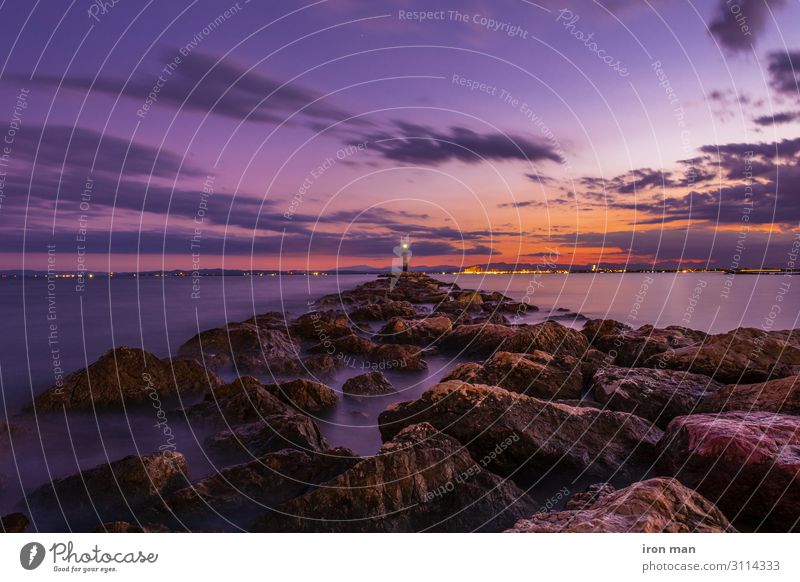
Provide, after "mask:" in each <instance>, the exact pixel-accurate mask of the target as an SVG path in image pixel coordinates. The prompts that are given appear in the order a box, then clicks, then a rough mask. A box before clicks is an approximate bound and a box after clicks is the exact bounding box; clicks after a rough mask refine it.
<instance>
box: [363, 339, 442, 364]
mask: <svg viewBox="0 0 800 582" xmlns="http://www.w3.org/2000/svg"><path fill="white" fill-rule="evenodd" d="M422 355H423V351H422V349H421V348H419V347H417V346H410V345H406V344H379V345H376V346H375V347H373V348H372V349H371V350H370V352H369V354H368V355H367V359H368V361H369V365H370V367H377V368H379V369H390V370H408V371H420V370H426V369H427V368H428V364H427V363H426V362H425V360H424V359H422Z"/></svg>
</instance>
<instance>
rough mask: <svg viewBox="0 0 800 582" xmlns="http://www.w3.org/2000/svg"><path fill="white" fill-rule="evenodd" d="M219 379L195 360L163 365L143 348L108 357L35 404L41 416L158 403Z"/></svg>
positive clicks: (200, 389) (118, 351)
mask: <svg viewBox="0 0 800 582" xmlns="http://www.w3.org/2000/svg"><path fill="white" fill-rule="evenodd" d="M219 383H220V380H219V378H217V376H216V375H215V374H213V373H212V372H209V371H207V370H206V369H205V368H204V367H203V366H202V365H200V364H199V363H197V362H195V361H193V360H184V359H175V360H160V359H158V358H157V357H156V356H154V355H153V354H151V353H149V352H145V351H144V350H140V349H138V348H129V347H120V348H116V349H113V350H109V351H107V352H106V353H105V354H103V355H102V356H101V357H100V359H98V360H97V361H96V362H94V363H93V364H91V365H90V366H89V367H88V368H84V369H83V370H79V371H77V372H74V373H72V374H70V375H69V376H67V377H66V378H65V379H64V381H63V385H62V386H53V387H52V388H50V389H49V390H48V391H47V392H45V393H44V394H40V395H39V396H37V397H36V399H35V400H34V406H35V408H36V410H37V411H39V412H43V411H52V410H61V408H62V407H65V408H67V409H81V410H91V409H92V407H93V406H94V407H98V408H109V407H121V406H122V403H123V401H124V402H125V404H144V403H148V404H149V403H152V402H153V400H154V399H162V398H170V397H175V396H177V395H178V394H179V393H180V394H182V395H184V394H192V393H202V392H203V391H204V390H206V389H208V388H209V386H211V387H213V386H216V385H218V384H219Z"/></svg>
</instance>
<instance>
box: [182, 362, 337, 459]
mask: <svg viewBox="0 0 800 582" xmlns="http://www.w3.org/2000/svg"><path fill="white" fill-rule="evenodd" d="M242 380H244V382H242ZM237 384H238V386H239V387H238V389H237V388H236V386H237ZM230 386H233V388H232V389H231V390H224V391H223V392H222V394H221V395H217V394H216V393H212V394H210V395H208V396H207V397H206V400H205V401H204V402H201V403H199V404H195V405H193V406H190V407H188V408H186V416H187V418H189V420H190V421H191V422H192V423H196V424H205V425H211V426H217V427H222V426H225V427H230V428H226V430H224V431H222V432H220V433H217V434H216V435H213V436H212V437H210V438H209V439H208V440H207V441H206V442H207V445H208V447H209V449H210V450H212V451H213V452H215V453H217V454H224V455H226V457H238V458H247V457H252V456H259V455H263V454H264V453H267V452H272V451H277V450H279V449H284V448H287V447H294V448H299V449H305V450H324V449H326V448H328V444H327V442H326V441H325V439H324V438H323V437H322V435H321V433H320V431H319V427H318V426H317V424H316V423H315V422H314V421H313V420H311V419H310V418H309V417H307V416H306V415H305V414H302V413H300V412H298V411H296V410H295V409H294V408H292V407H291V406H289V405H288V404H285V403H284V402H281V400H280V399H279V398H278V397H277V396H275V395H274V394H272V393H271V392H270V389H271V388H272V389H274V390H277V387H275V386H262V385H260V384H258V383H257V380H255V379H254V378H251V379H247V377H245V378H240V379H239V382H235V383H232V384H231V385H230Z"/></svg>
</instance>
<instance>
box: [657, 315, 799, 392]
mask: <svg viewBox="0 0 800 582" xmlns="http://www.w3.org/2000/svg"><path fill="white" fill-rule="evenodd" d="M644 365H645V366H649V367H662V368H670V369H673V370H688V371H690V372H696V373H698V374H705V375H706V376H711V377H712V378H714V379H715V380H718V381H719V382H723V383H726V384H740V383H753V382H764V381H767V380H772V379H775V378H784V377H786V376H796V375H798V374H800V343H799V342H798V335H797V333H795V332H792V331H772V332H767V331H763V330H760V329H755V328H747V327H741V328H738V329H736V330H733V331H731V332H728V333H721V334H717V335H710V336H708V337H706V338H705V339H704V340H702V341H699V342H696V343H694V344H693V345H690V346H687V347H683V348H679V349H675V350H673V351H671V352H670V353H668V354H664V356H663V357H661V358H656V357H650V358H649V359H647V360H646V361H645V363H644Z"/></svg>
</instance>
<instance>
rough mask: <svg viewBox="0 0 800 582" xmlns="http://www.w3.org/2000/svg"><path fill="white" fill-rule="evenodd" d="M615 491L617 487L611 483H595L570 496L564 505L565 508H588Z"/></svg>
mask: <svg viewBox="0 0 800 582" xmlns="http://www.w3.org/2000/svg"><path fill="white" fill-rule="evenodd" d="M614 491H616V489H615V488H614V486H613V485H612V484H611V483H594V484H593V485H589V486H588V487H587V488H586V489H585V490H584V491H581V492H579V493H576V494H575V495H573V496H572V497H570V498H569V499H568V500H567V502H566V504H565V505H564V509H567V510H575V509H588V508H589V507H590V506H592V505H594V504H595V503H597V502H598V501H600V500H602V499H605V498H606V497H608V496H609V495H611V494H612V493H614Z"/></svg>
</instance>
